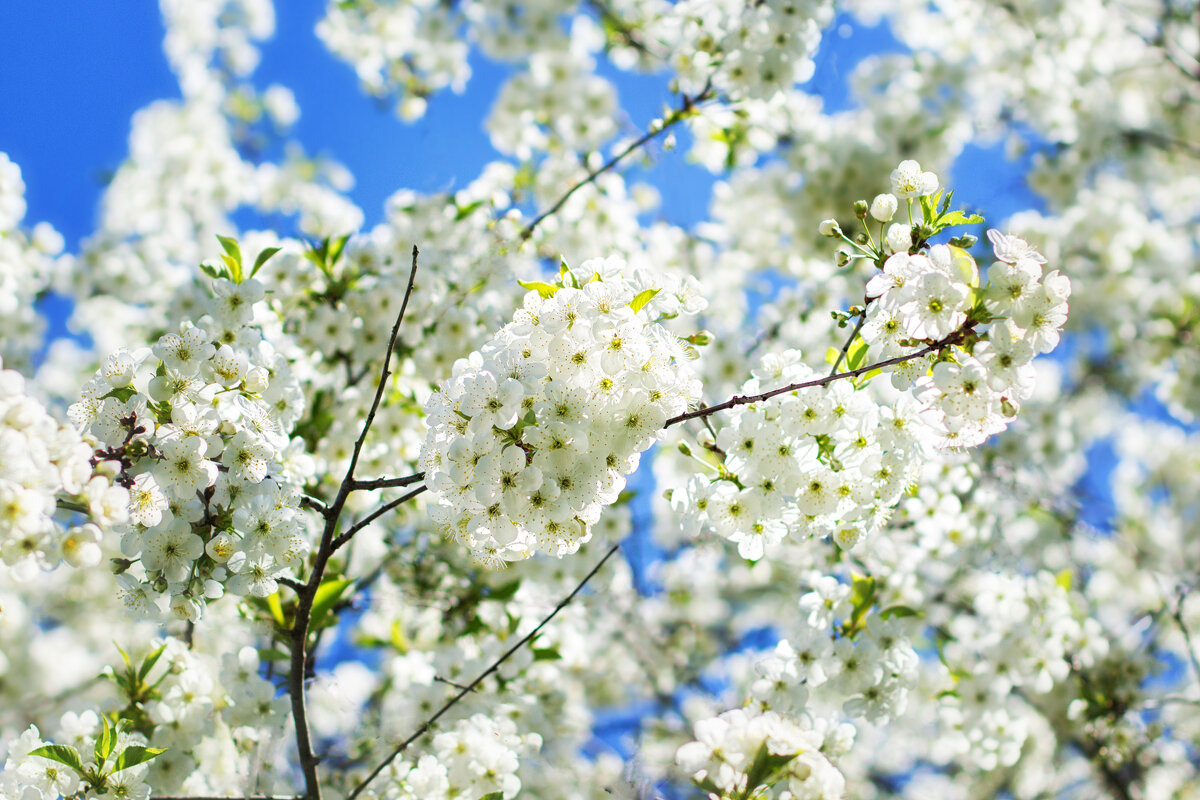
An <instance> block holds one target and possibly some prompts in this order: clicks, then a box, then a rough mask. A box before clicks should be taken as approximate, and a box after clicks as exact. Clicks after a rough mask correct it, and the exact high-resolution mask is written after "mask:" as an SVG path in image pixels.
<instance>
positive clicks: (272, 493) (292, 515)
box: [68, 278, 309, 620]
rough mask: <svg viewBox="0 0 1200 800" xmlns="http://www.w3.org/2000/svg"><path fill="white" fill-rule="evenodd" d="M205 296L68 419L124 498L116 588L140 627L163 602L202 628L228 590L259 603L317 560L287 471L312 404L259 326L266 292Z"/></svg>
mask: <svg viewBox="0 0 1200 800" xmlns="http://www.w3.org/2000/svg"><path fill="white" fill-rule="evenodd" d="M211 288H212V293H211V295H210V296H209V297H208V298H207V301H206V302H205V303H204V304H203V307H202V308H200V309H199V311H200V314H199V315H198V324H193V323H192V322H184V323H182V324H181V325H180V326H179V328H178V329H177V332H168V333H165V334H163V335H162V336H161V337H159V339H158V341H157V342H156V343H155V344H154V345H153V347H152V348H148V349H142V350H138V351H129V350H126V349H121V350H118V351H117V352H115V353H113V354H111V355H110V356H109V357H108V358H107V359H105V361H104V363H103V364H102V365H101V368H100V370H99V371H98V372H97V373H96V375H95V376H94V377H93V378H92V379H91V380H90V381H89V382H88V383H87V385H86V386H85V387H84V390H83V393H82V397H81V399H80V400H79V401H78V402H77V403H75V404H74V405H72V406H71V407H70V409H68V415H69V416H70V418H71V420H72V421H73V422H74V423H75V424H76V425H78V426H79V427H80V428H82V429H84V430H85V431H87V432H88V433H90V434H91V435H92V436H95V437H96V439H98V440H99V441H100V443H101V445H103V446H104V447H105V450H104V453H105V455H106V456H107V457H108V458H110V459H111V460H113V461H115V462H116V463H118V464H119V465H120V469H121V477H122V479H123V480H124V481H125V483H126V484H127V485H128V487H129V494H128V498H129V500H128V521H129V524H128V526H126V527H125V528H124V529H123V534H122V536H121V552H122V555H123V556H124V559H122V560H120V561H119V564H120V567H121V570H122V572H121V574H119V575H118V576H117V580H118V582H119V584H120V589H119V593H120V595H121V597H122V599H123V601H124V602H125V605H126V606H127V607H128V608H129V609H130V610H131V611H132V612H134V613H135V614H138V615H142V616H147V615H149V616H153V615H155V614H157V613H158V612H159V611H160V610H162V608H161V605H162V602H163V601H165V603H166V604H167V605H169V607H170V612H171V614H172V615H174V616H176V617H179V618H182V619H188V620H195V619H198V618H199V617H200V616H201V614H202V611H203V606H204V603H205V601H206V600H207V599H212V598H216V597H220V596H221V595H222V594H223V593H224V592H225V591H229V592H231V593H233V594H237V595H247V594H249V595H254V596H257V597H265V596H267V595H269V594H271V593H273V592H274V591H275V589H276V586H277V583H276V579H277V578H278V577H281V576H282V575H284V574H285V573H288V572H290V570H291V569H293V568H294V567H296V566H298V565H299V564H300V563H301V562H302V561H303V559H304V557H305V556H306V555H307V553H308V550H309V544H308V541H307V539H306V538H305V533H306V531H305V528H304V525H303V521H302V519H301V517H300V515H299V506H300V490H299V488H298V486H297V485H296V483H295V482H294V481H292V480H289V476H290V474H291V473H289V472H288V469H287V468H286V467H285V462H288V461H289V459H290V458H291V456H292V455H295V454H296V447H295V446H294V445H293V444H292V443H291V442H290V440H289V437H288V432H289V431H290V430H291V427H292V426H293V425H294V424H295V423H296V421H297V420H298V419H299V417H300V415H301V414H302V413H303V411H304V396H303V394H302V393H301V391H300V387H299V385H298V382H297V380H296V378H295V377H294V376H293V374H292V372H291V369H290V365H289V362H288V360H287V358H286V357H284V356H283V355H281V354H280V353H279V352H277V351H276V349H275V348H274V347H273V346H272V345H271V344H270V343H269V342H268V341H267V340H265V339H264V338H263V333H262V329H261V327H260V326H259V325H257V324H255V321H254V316H255V305H256V304H257V303H258V302H259V301H261V300H262V299H263V297H264V289H263V286H262V284H261V283H260V282H259V281H258V280H257V279H255V278H249V279H246V280H244V281H242V282H240V283H235V282H234V281H232V280H228V279H226V278H221V279H218V280H215V281H214V282H213V283H212V286H211ZM134 564H137V565H138V566H137V567H136V569H135V568H133V565H134Z"/></svg>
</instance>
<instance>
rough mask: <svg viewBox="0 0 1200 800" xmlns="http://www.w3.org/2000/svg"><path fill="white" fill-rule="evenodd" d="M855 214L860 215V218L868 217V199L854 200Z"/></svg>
mask: <svg viewBox="0 0 1200 800" xmlns="http://www.w3.org/2000/svg"><path fill="white" fill-rule="evenodd" d="M854 216H856V217H858V218H859V219H866V218H867V201H866V200H855V201H854Z"/></svg>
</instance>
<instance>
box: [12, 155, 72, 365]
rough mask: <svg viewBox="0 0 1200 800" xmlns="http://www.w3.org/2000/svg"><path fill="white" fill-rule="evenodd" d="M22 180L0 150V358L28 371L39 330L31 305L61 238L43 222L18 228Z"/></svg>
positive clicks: (22, 207)
mask: <svg viewBox="0 0 1200 800" xmlns="http://www.w3.org/2000/svg"><path fill="white" fill-rule="evenodd" d="M25 206H26V204H25V182H24V180H23V179H22V178H21V168H20V167H19V166H18V165H17V164H16V163H14V162H13V161H11V160H10V159H9V157H8V154H6V153H3V152H0V359H3V360H4V362H5V363H6V364H8V368H9V369H20V370H25V369H28V368H29V366H30V364H31V362H32V356H33V354H34V352H36V350H37V347H38V343H39V342H40V341H41V337H42V332H43V330H44V329H45V320H44V319H43V318H42V316H41V315H40V314H38V313H37V310H36V308H35V306H34V301H35V299H36V298H37V295H38V292H39V291H41V290H42V289H43V288H44V286H45V284H46V281H47V280H48V279H49V277H50V275H51V274H53V272H54V270H55V267H56V266H57V260H58V259H57V258H56V257H58V256H59V253H60V252H61V251H62V249H63V237H62V236H61V235H60V234H59V233H58V231H56V230H54V228H53V227H52V226H50V225H49V224H48V223H45V222H40V223H38V224H37V225H34V226H33V227H32V229H28V230H27V229H24V228H22V227H21V222H22V220H23V219H24V217H25Z"/></svg>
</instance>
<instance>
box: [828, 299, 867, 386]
mask: <svg viewBox="0 0 1200 800" xmlns="http://www.w3.org/2000/svg"><path fill="white" fill-rule="evenodd" d="M866 321H867V312H865V311H863V312H860V313H859V315H858V324H856V325H855V326H854V330H853V331H851V332H850V338H848V339H846V343H845V344H844V345H842V349H841V350H839V351H838V357H837V361H835V362H833V369H831V370H829V374H830V375H836V374H837V371H838V367H840V366H841V365H842V361H844V360H845V359H846V354H847V353H849V352H850V345H852V344H854V339H855V338H856V337H857V336H858V332H859V331H861V330H862V326H863V323H865V322H866Z"/></svg>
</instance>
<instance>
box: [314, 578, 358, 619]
mask: <svg viewBox="0 0 1200 800" xmlns="http://www.w3.org/2000/svg"><path fill="white" fill-rule="evenodd" d="M351 583H353V581H349V580H345V579H337V580H331V581H323V582H322V583H321V585H320V586H318V587H317V594H316V596H315V597H314V598H313V605H312V616H311V617H310V619H311V621H312V626H313V628H314V629H315V628H320V627H322V623H324V622H325V618H326V617H328V616H329V614H330V612H332V611H333V607H334V605H336V604H337V601H338V600H340V599H341V597H342V594H343V593H344V592H345V591H346V589H347V588H349V586H350V584H351Z"/></svg>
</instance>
